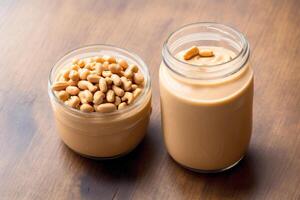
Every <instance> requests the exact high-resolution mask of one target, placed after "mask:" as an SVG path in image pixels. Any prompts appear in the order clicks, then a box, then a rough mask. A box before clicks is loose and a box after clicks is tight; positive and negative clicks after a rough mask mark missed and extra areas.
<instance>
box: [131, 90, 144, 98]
mask: <svg viewBox="0 0 300 200" xmlns="http://www.w3.org/2000/svg"><path fill="white" fill-rule="evenodd" d="M141 93H142V89H141V88H137V89H135V90H134V91H133V92H132V95H133V98H134V99H136V98H137V97H138V96H139V95H140V94H141Z"/></svg>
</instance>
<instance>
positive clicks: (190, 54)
mask: <svg viewBox="0 0 300 200" xmlns="http://www.w3.org/2000/svg"><path fill="white" fill-rule="evenodd" d="M198 54H199V49H198V47H196V46H192V47H191V48H189V49H188V50H187V51H186V52H185V53H184V55H183V58H184V59H185V60H190V59H192V58H193V57H195V56H197V55H198Z"/></svg>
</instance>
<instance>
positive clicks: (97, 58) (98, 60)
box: [92, 56, 105, 63]
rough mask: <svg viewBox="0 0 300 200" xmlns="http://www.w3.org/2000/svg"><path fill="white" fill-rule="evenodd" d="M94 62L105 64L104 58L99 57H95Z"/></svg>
mask: <svg viewBox="0 0 300 200" xmlns="http://www.w3.org/2000/svg"><path fill="white" fill-rule="evenodd" d="M92 60H93V61H95V62H97V63H104V61H105V60H104V58H102V57H99V56H95V57H93V58H92Z"/></svg>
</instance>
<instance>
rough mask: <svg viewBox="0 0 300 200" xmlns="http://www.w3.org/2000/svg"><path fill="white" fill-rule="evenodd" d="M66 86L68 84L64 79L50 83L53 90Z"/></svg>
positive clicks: (62, 88)
mask: <svg viewBox="0 0 300 200" xmlns="http://www.w3.org/2000/svg"><path fill="white" fill-rule="evenodd" d="M68 86H69V84H68V83H67V82H66V81H58V82H55V83H54V84H53V85H52V89H53V90H55V91H60V90H64V89H66V88H67V87H68Z"/></svg>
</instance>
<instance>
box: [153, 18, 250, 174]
mask: <svg viewBox="0 0 300 200" xmlns="http://www.w3.org/2000/svg"><path fill="white" fill-rule="evenodd" d="M249 51H250V50H249V45H248V42H247V40H246V39H245V37H244V36H243V35H242V34H241V33H239V32H238V31H236V30H234V29H232V28H230V27H228V26H224V25H221V24H215V23H196V24H191V25H187V26H184V27H182V28H180V29H179V30H178V31H176V32H174V33H173V34H171V35H170V37H169V38H168V39H167V41H166V42H165V44H164V47H163V62H162V63H161V66H160V71H159V81H160V95H161V109H162V129H163V135H164V141H165V145H166V148H167V151H168V153H169V154H170V155H171V157H172V158H173V159H174V160H175V161H176V162H178V163H179V164H181V165H182V166H184V167H186V168H189V169H192V170H195V171H199V172H219V171H223V170H226V169H229V168H231V167H232V166H234V165H235V164H237V163H238V162H239V161H240V160H241V159H242V158H243V157H244V155H245V153H246V151H247V149H248V146H249V142H250V138H251V130H252V104H253V71H252V68H251V66H250V64H249V53H250V52H249Z"/></svg>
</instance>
